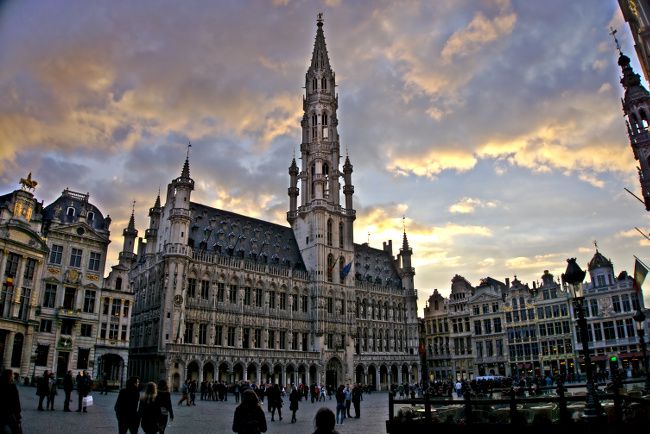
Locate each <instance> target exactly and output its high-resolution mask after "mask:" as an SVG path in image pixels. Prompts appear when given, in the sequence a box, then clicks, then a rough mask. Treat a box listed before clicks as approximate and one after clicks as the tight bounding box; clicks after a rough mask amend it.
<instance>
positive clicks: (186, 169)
mask: <svg viewBox="0 0 650 434" xmlns="http://www.w3.org/2000/svg"><path fill="white" fill-rule="evenodd" d="M191 147H192V143H191V142H187V154H186V155H185V164H183V170H182V171H181V178H189V177H190V148H191Z"/></svg>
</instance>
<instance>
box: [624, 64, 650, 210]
mask: <svg viewBox="0 0 650 434" xmlns="http://www.w3.org/2000/svg"><path fill="white" fill-rule="evenodd" d="M618 64H619V65H620V67H621V69H622V71H623V78H621V84H622V85H623V87H624V88H625V96H624V98H623V99H622V100H621V102H622V104H623V112H624V113H625V116H626V117H627V120H626V124H627V134H628V136H629V137H630V145H632V150H633V151H634V158H635V159H637V160H638V161H639V166H638V167H637V169H638V171H639V181H640V183H641V191H642V193H643V200H644V202H645V208H646V210H647V211H650V134H648V125H649V122H650V117H649V116H650V94H649V93H648V91H647V90H646V88H645V87H643V85H642V84H641V78H640V77H639V74H636V73H635V72H634V70H633V69H632V67H631V66H630V58H629V57H627V56H626V55H624V54H623V53H621V55H620V57H619V58H618Z"/></svg>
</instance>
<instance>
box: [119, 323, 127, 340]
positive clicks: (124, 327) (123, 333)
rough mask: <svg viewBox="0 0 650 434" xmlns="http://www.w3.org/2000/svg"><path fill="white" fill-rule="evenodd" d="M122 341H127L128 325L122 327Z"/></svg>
mask: <svg viewBox="0 0 650 434" xmlns="http://www.w3.org/2000/svg"><path fill="white" fill-rule="evenodd" d="M120 339H121V340H123V341H125V340H126V324H123V325H122V331H121V333H120Z"/></svg>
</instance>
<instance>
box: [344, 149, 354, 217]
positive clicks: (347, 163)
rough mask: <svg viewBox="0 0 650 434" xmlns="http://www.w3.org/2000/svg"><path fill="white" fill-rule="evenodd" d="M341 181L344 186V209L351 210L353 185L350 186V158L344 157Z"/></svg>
mask: <svg viewBox="0 0 650 434" xmlns="http://www.w3.org/2000/svg"><path fill="white" fill-rule="evenodd" d="M343 180H344V182H345V186H344V187H343V194H344V195H345V209H348V210H352V209H353V208H352V195H353V194H354V185H352V163H350V157H349V156H347V155H346V156H345V164H344V165H343Z"/></svg>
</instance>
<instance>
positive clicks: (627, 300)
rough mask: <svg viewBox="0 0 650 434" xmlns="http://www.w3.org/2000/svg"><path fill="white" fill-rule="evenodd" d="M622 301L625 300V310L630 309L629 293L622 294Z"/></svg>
mask: <svg viewBox="0 0 650 434" xmlns="http://www.w3.org/2000/svg"><path fill="white" fill-rule="evenodd" d="M621 301H622V302H623V312H629V311H630V296H629V295H627V294H623V295H621Z"/></svg>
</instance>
